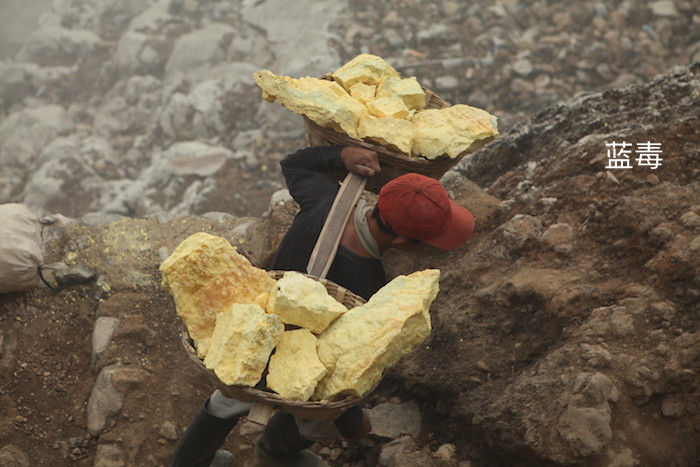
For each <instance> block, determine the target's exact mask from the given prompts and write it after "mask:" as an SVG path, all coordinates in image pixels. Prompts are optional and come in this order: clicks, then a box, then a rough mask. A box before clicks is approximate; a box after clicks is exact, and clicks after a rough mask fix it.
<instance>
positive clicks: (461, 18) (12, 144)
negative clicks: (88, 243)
mask: <svg viewBox="0 0 700 467" xmlns="http://www.w3.org/2000/svg"><path fill="white" fill-rule="evenodd" d="M699 24H700V12H699V11H698V3H697V2H696V1H690V0H660V1H653V2H646V1H638V0H624V1H611V0H600V1H590V0H584V1H580V2H566V1H537V0H535V1H518V0H502V1H497V2H492V1H484V0H474V1H457V0H453V1H445V2H421V1H418V0H391V1H385V2H373V1H362V0H345V1H342V0H320V1H311V0H300V1H298V2H289V1H285V0H232V1H217V0H158V1H156V0H151V1H137V0H115V1H107V0H54V1H48V0H31V1H20V0H0V60H2V61H0V203H6V202H22V203H25V204H27V205H29V206H31V207H32V208H34V209H35V210H37V211H38V212H39V213H40V214H48V213H55V212H59V213H62V214H64V215H66V216H69V217H81V216H85V215H88V214H90V215H116V216H133V217H138V216H147V215H152V214H155V213H158V212H168V213H172V214H175V215H186V214H191V213H195V214H202V213H205V212H210V211H221V212H226V213H230V214H232V215H237V216H247V215H252V216H259V215H260V214H262V213H263V212H264V211H265V210H266V209H267V207H268V203H269V200H270V196H271V195H272V194H273V193H275V192H276V191H278V190H280V189H282V188H284V183H283V181H282V179H281V177H280V175H279V169H278V165H277V163H278V161H279V160H280V159H281V158H282V157H284V155H286V154H287V153H289V152H291V151H294V150H296V149H298V148H299V147H301V146H303V145H304V144H305V141H304V132H303V126H302V120H301V118H300V117H299V116H297V115H294V114H292V113H291V112H289V111H286V110H285V109H283V108H282V107H281V106H280V105H279V104H269V103H267V102H265V101H263V100H262V99H261V96H260V90H259V88H258V87H257V86H256V85H255V83H254V82H253V80H252V74H253V73H254V72H255V71H258V70H260V69H270V70H271V71H273V72H274V73H276V74H280V75H287V76H292V77H299V76H320V75H321V74H323V73H326V72H329V71H332V70H334V69H335V68H337V67H338V66H340V65H342V64H343V63H345V62H346V61H348V60H350V59H351V58H353V57H354V56H355V55H357V54H359V53H362V52H369V53H373V54H376V55H379V56H381V57H383V58H384V59H386V60H387V61H388V62H389V63H390V64H391V65H392V66H394V67H395V68H397V69H398V70H399V71H400V72H401V73H402V74H403V75H404V76H416V77H417V78H418V80H419V81H420V82H421V83H422V84H423V85H424V86H425V87H428V88H430V89H432V90H433V91H436V92H437V93H438V94H439V95H440V96H441V97H442V98H444V99H445V100H447V101H448V102H451V103H461V104H469V105H472V106H476V107H479V108H482V109H484V110H487V111H488V112H490V113H492V114H494V115H496V116H497V117H498V119H499V129H500V130H501V133H505V132H507V131H509V130H511V129H512V128H514V127H515V126H516V125H517V124H518V123H519V122H522V121H523V120H525V119H527V118H529V117H532V116H534V115H536V114H537V113H538V112H540V111H541V110H543V109H545V108H547V107H549V106H552V105H556V103H557V102H561V101H562V100H566V99H570V98H571V97H573V96H575V95H577V94H579V93H582V92H594V91H601V90H606V89H614V88H622V87H625V86H633V85H637V84H642V83H645V82H648V81H649V80H652V79H653V78H654V77H655V76H658V75H659V74H660V73H663V72H665V71H667V70H668V69H670V68H672V67H673V66H676V65H683V64H689V63H692V62H694V61H697V60H698V59H700V32H699V31H700V27H698V26H699ZM613 136H614V135H613Z"/></svg>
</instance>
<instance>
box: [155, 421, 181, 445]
mask: <svg viewBox="0 0 700 467" xmlns="http://www.w3.org/2000/svg"><path fill="white" fill-rule="evenodd" d="M158 436H161V437H163V438H165V439H169V440H170V441H175V440H177V439H178V434H177V429H176V428H175V424H174V423H173V422H169V421H168V422H164V423H163V424H162V425H161V426H160V430H158Z"/></svg>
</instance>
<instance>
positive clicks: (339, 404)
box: [181, 271, 371, 420]
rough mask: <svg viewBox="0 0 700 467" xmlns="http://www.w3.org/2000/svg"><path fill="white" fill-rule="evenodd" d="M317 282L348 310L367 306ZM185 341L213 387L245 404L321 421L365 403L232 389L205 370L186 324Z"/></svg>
mask: <svg viewBox="0 0 700 467" xmlns="http://www.w3.org/2000/svg"><path fill="white" fill-rule="evenodd" d="M284 272H285V271H269V274H270V275H271V276H272V278H273V279H280V278H281V277H282V275H283V274H284ZM309 277H312V276H309ZM314 279H315V280H317V281H319V282H321V283H322V284H323V285H324V286H325V287H326V290H327V291H328V293H329V294H330V295H331V296H332V297H334V298H335V299H336V300H338V301H339V302H340V303H342V304H343V305H345V306H346V307H347V308H348V309H350V308H354V307H356V306H360V305H362V304H364V303H365V300H364V299H363V298H362V297H360V296H358V295H355V294H354V293H352V292H350V291H349V290H347V289H345V288H343V287H341V286H339V285H337V284H335V283H333V282H331V281H329V280H327V279H319V278H316V277H314ZM181 339H182V345H183V346H184V348H185V350H186V351H187V354H188V356H189V357H190V360H192V361H193V362H194V363H195V365H196V366H197V367H198V368H199V369H200V370H201V371H202V372H203V373H204V374H205V375H206V376H207V377H208V378H209V380H210V381H211V382H212V384H213V385H214V386H215V387H217V388H218V389H219V390H220V391H221V392H222V393H223V394H224V395H225V396H227V397H232V398H234V399H238V400H241V401H245V402H253V403H259V404H264V405H266V406H270V407H271V408H278V409H281V410H284V411H285V412H289V413H292V414H294V415H298V416H300V417H303V418H312V419H317V420H333V419H335V418H337V417H338V416H339V415H340V414H342V413H343V412H344V411H346V410H347V409H349V408H350V407H352V406H353V405H356V404H357V403H359V402H360V401H361V400H362V398H359V397H355V396H348V397H346V398H344V399H342V400H338V401H327V400H320V401H307V402H302V401H290V400H287V399H284V398H283V397H282V396H280V395H279V394H277V393H274V392H270V391H268V390H264V389H258V388H252V387H248V386H230V385H227V384H224V383H223V382H222V381H221V380H220V379H219V377H218V376H216V374H215V373H214V372H213V371H212V370H210V369H208V368H207V367H205V366H204V363H203V362H202V360H201V359H200V358H199V357H197V352H196V351H195V349H194V346H193V344H192V340H191V339H190V337H189V335H188V333H187V330H186V329H185V327H184V325H183V327H182V331H181ZM369 392H371V391H369ZM369 392H368V393H369Z"/></svg>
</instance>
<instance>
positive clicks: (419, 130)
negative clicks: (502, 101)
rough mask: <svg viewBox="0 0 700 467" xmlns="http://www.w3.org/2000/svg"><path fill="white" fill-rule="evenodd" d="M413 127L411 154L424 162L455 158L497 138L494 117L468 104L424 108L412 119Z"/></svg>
mask: <svg viewBox="0 0 700 467" xmlns="http://www.w3.org/2000/svg"><path fill="white" fill-rule="evenodd" d="M412 122H413V125H414V126H415V128H416V134H415V138H414V140H413V154H414V155H416V156H422V157H425V158H427V159H435V158H437V157H440V156H442V155H447V156H449V157H453V158H454V157H457V156H459V155H460V154H462V153H463V152H465V151H474V150H476V149H478V148H479V147H481V146H482V145H483V144H485V143H486V142H488V141H490V140H492V139H493V138H495V137H496V136H498V128H497V123H496V117H494V116H493V115H491V114H489V113H488V112H486V111H484V110H481V109H477V108H476V107H470V106H468V105H463V104H459V105H453V106H451V107H445V108H442V109H424V110H421V111H419V112H416V113H415V114H414V115H413V119H412Z"/></svg>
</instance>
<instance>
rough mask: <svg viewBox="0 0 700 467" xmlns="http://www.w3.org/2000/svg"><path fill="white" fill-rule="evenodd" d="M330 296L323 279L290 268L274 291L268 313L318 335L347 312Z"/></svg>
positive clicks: (344, 307)
mask: <svg viewBox="0 0 700 467" xmlns="http://www.w3.org/2000/svg"><path fill="white" fill-rule="evenodd" d="M347 310H348V309H347V307H346V306H345V305H343V304H342V303H340V302H338V301H337V300H336V299H334V298H333V297H331V296H330V295H328V291H327V290H326V287H325V286H324V285H323V284H321V283H320V282H318V281H316V280H314V279H312V278H310V277H308V276H305V275H304V274H301V273H299V272H296V271H287V272H285V273H284V275H283V276H282V278H281V279H279V280H278V281H277V284H276V285H275V287H274V288H273V289H272V291H271V292H270V299H269V300H268V302H267V312H268V313H274V314H276V315H277V316H279V318H280V320H281V321H282V322H283V323H285V324H292V325H295V326H299V327H302V328H306V329H308V330H310V331H312V332H314V333H316V334H318V333H321V332H323V331H324V330H325V329H326V328H327V327H328V325H329V324H330V323H331V322H333V321H334V320H335V319H337V318H338V317H340V316H341V315H342V314H343V313H345V312H346V311H347Z"/></svg>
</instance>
